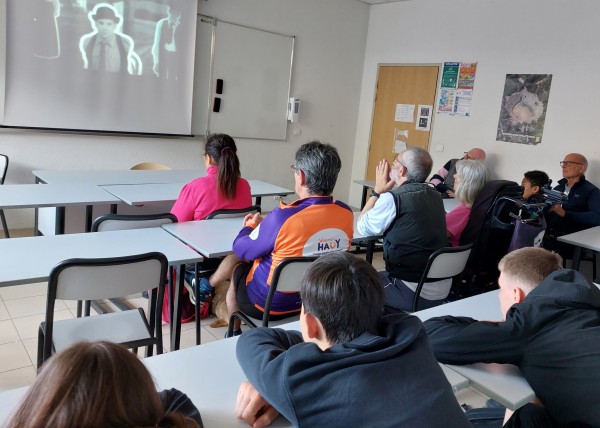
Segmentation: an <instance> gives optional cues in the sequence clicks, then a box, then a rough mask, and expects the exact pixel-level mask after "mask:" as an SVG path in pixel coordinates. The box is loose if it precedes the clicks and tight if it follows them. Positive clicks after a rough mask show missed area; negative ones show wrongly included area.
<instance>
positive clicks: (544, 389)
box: [424, 247, 600, 428]
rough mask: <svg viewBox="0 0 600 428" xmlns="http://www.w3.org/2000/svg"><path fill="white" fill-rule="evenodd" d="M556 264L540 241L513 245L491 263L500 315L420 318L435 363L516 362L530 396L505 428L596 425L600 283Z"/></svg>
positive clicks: (599, 417) (598, 414)
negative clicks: (495, 318) (497, 317)
mask: <svg viewBox="0 0 600 428" xmlns="http://www.w3.org/2000/svg"><path fill="white" fill-rule="evenodd" d="M561 266H562V260H561V258H560V256H559V255H557V254H556V253H553V252H550V251H548V250H544V249H543V248H534V247H526V248H521V249H519V250H515V251H513V252H511V253H508V254H507V255H506V256H504V258H503V259H502V260H501V261H500V263H499V265H498V268H499V270H500V278H499V279H498V283H499V285H500V291H499V295H498V296H499V300H500V309H501V312H502V315H503V318H504V320H503V321H476V320H474V319H472V318H467V317H453V316H444V317H438V318H432V319H429V320H427V321H425V323H424V324H425V330H426V331H427V335H428V336H429V342H430V344H431V348H432V349H433V353H434V354H435V356H436V358H437V359H438V361H439V362H442V363H447V364H471V363H477V362H482V363H503V364H515V365H517V366H519V368H520V369H521V372H522V373H523V376H525V379H527V381H528V382H529V384H530V385H531V387H532V388H533V390H534V391H535V394H536V396H537V398H536V400H534V402H533V403H530V404H527V405H526V406H524V407H522V408H520V409H519V410H517V411H516V412H515V413H514V414H513V415H512V416H511V414H510V412H507V417H506V419H505V425H504V427H505V428H506V427H515V428H516V427H521V428H522V427H584V426H586V427H591V426H600V406H598V404H597V397H598V396H599V394H600V290H598V288H597V287H596V286H595V285H594V284H591V283H590V282H589V281H587V280H586V279H585V278H584V277H583V275H581V274H580V273H579V272H577V271H574V270H568V269H561ZM509 418H510V419H509Z"/></svg>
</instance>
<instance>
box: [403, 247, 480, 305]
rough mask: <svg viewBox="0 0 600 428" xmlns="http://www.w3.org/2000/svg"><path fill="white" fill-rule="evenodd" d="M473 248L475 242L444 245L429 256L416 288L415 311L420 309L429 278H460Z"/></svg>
mask: <svg viewBox="0 0 600 428" xmlns="http://www.w3.org/2000/svg"><path fill="white" fill-rule="evenodd" d="M472 248H473V244H467V245H462V246H460V247H444V248H440V249H439V250H436V251H434V252H433V253H432V254H431V255H430V256H429V260H427V265H426V266H425V270H424V271H423V275H422V276H421V279H420V280H419V283H418V285H417V288H416V290H415V298H414V300H413V306H412V311H413V312H416V311H418V310H419V297H420V295H421V290H422V289H423V285H424V284H425V282H426V281H427V280H428V279H433V280H437V281H439V280H442V279H448V278H452V280H453V281H455V280H457V279H458V280H460V277H461V276H462V273H463V271H464V270H465V266H466V265H467V260H469V255H470V254H471V249H472Z"/></svg>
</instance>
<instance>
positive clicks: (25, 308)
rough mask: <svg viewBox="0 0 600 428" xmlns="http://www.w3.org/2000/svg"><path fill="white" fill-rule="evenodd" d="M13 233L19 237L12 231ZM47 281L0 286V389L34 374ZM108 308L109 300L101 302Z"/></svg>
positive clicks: (207, 333) (60, 315) (185, 334)
mask: <svg viewBox="0 0 600 428" xmlns="http://www.w3.org/2000/svg"><path fill="white" fill-rule="evenodd" d="M13 236H15V237H17V236H19V235H18V234H17V233H13ZM373 266H374V267H375V268H376V269H377V270H383V269H384V262H383V259H382V253H380V252H379V253H376V254H375V257H374V260H373ZM46 287H47V283H45V282H44V283H36V284H25V285H18V286H14V287H4V288H0V391H5V390H9V389H13V388H18V387H21V386H26V385H30V384H31V383H32V382H33V381H34V379H35V376H36V359H37V332H38V327H39V325H40V322H41V321H42V320H43V317H44V313H45V304H46ZM128 303H129V304H130V305H131V306H136V307H146V304H147V300H146V299H144V298H142V297H132V298H130V299H128ZM103 305H104V306H107V307H110V306H111V304H110V303H103ZM55 314H56V315H55V316H56V317H57V319H68V318H73V317H75V315H76V303H75V302H71V301H69V302H64V301H60V302H58V303H57V305H56V311H55ZM214 320H215V319H214V318H209V319H205V320H202V322H201V325H202V333H201V335H202V343H208V342H213V341H216V340H219V339H222V338H223V336H224V335H225V331H226V327H220V328H211V327H210V326H209V324H210V323H211V322H212V321H214ZM167 328H168V325H164V326H163V333H164V334H163V338H164V344H165V351H167V352H168V351H169V333H168V331H167ZM194 345H195V328H194V323H188V324H183V326H182V332H181V347H182V348H187V347H191V346H194ZM456 397H457V399H458V401H459V402H460V403H461V404H462V403H467V404H469V405H470V406H473V407H481V406H483V405H484V404H485V400H486V397H485V396H483V395H481V394H479V393H477V392H476V391H474V390H471V389H469V388H467V389H466V390H462V391H460V392H458V393H457V394H456Z"/></svg>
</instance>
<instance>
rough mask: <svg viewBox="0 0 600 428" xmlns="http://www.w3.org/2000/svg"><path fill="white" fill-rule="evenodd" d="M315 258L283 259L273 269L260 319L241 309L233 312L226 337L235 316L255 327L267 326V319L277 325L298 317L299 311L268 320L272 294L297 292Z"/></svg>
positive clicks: (231, 331)
mask: <svg viewBox="0 0 600 428" xmlns="http://www.w3.org/2000/svg"><path fill="white" fill-rule="evenodd" d="M316 259H317V256H311V257H288V258H286V259H283V260H282V261H281V262H280V263H279V264H278V265H277V266H276V267H275V270H274V271H273V277H272V279H271V284H270V285H269V294H268V295H267V300H266V302H265V307H264V313H263V317H262V320H259V319H256V318H252V317H250V316H249V315H247V314H245V313H244V312H242V311H237V312H234V313H233V314H231V317H230V318H229V329H228V330H227V335H228V337H232V336H233V322H234V320H235V319H236V318H237V319H239V320H242V321H244V322H245V323H246V324H247V325H249V326H250V327H251V328H255V327H256V326H257V325H258V324H261V325H262V326H263V327H268V326H269V321H270V322H271V325H273V324H275V325H277V324H282V323H286V322H290V318H292V317H295V318H296V319H298V317H299V316H300V314H299V313H297V314H292V315H290V316H289V317H285V318H283V319H277V320H276V321H274V320H269V316H270V313H271V303H272V302H273V296H275V292H276V291H286V292H299V291H300V281H301V280H302V276H303V275H304V272H306V270H307V269H308V267H309V266H310V264H311V263H312V262H313V261H315V260H316Z"/></svg>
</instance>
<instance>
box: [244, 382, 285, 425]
mask: <svg viewBox="0 0 600 428" xmlns="http://www.w3.org/2000/svg"><path fill="white" fill-rule="evenodd" d="M235 414H236V416H237V417H238V419H242V420H244V421H246V422H248V424H249V425H250V426H252V427H253V428H262V427H266V426H268V425H270V424H271V422H273V421H274V420H275V418H277V416H279V412H278V411H277V410H275V408H274V407H273V406H271V405H270V404H269V403H267V401H266V400H265V399H264V398H263V397H262V396H261V395H260V394H259V393H258V391H257V390H256V389H255V388H254V387H253V386H252V384H251V383H250V382H243V383H242V384H241V385H240V389H239V390H238V396H237V402H236V404H235Z"/></svg>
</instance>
